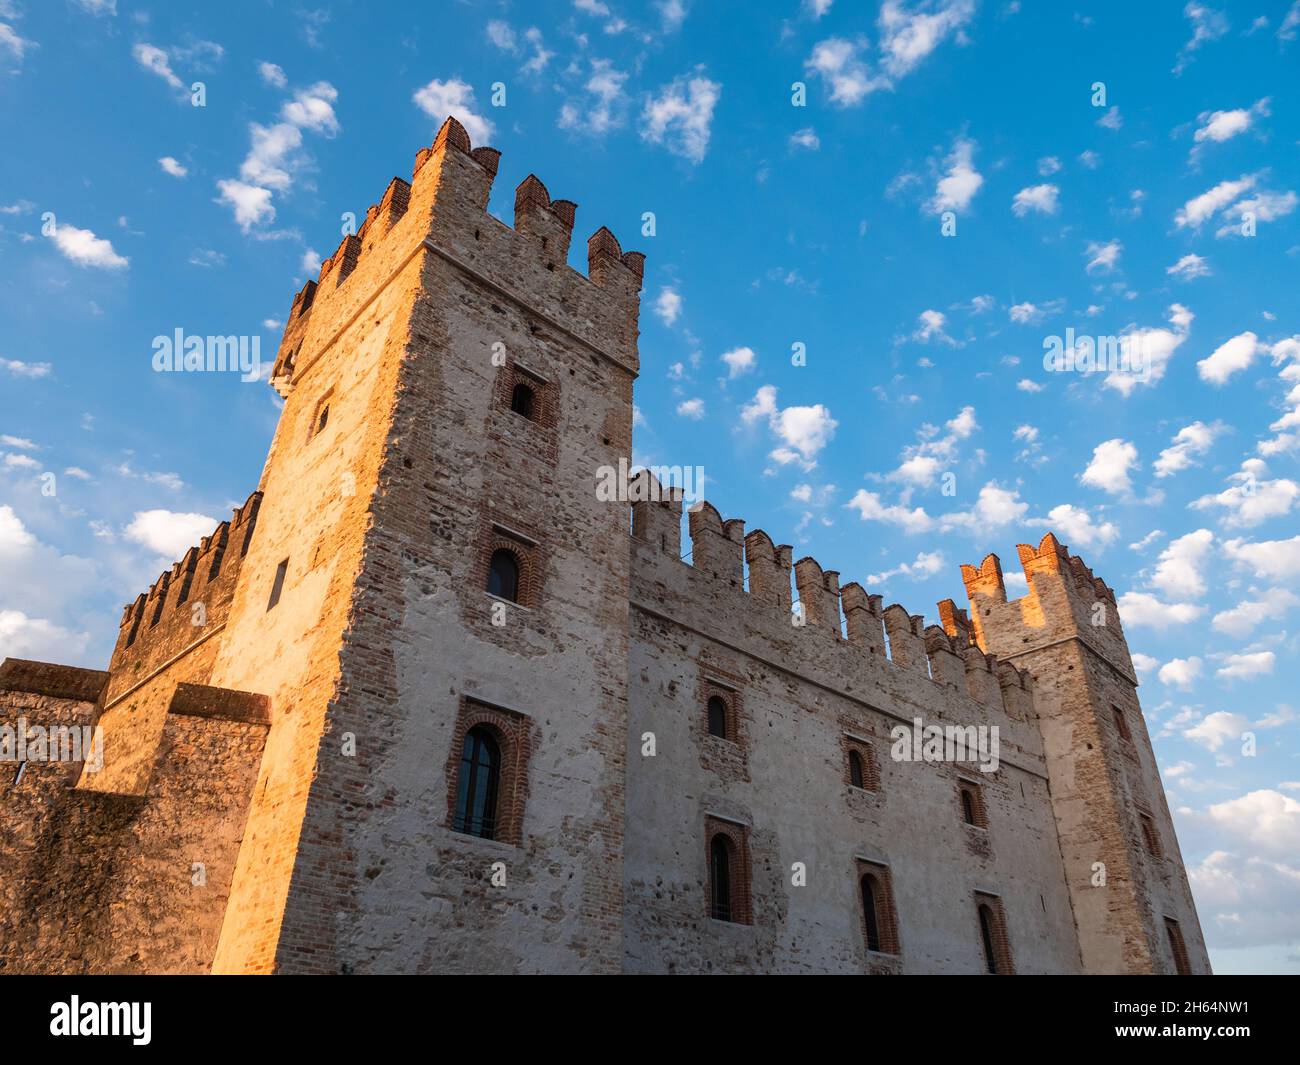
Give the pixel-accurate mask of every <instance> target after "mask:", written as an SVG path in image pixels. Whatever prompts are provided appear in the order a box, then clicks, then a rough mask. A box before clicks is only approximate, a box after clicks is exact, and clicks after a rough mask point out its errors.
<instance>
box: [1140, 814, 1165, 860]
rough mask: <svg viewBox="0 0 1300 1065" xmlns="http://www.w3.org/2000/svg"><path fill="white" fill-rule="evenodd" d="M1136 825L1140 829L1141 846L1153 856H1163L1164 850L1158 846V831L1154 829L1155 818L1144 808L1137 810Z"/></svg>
mask: <svg viewBox="0 0 1300 1065" xmlns="http://www.w3.org/2000/svg"><path fill="white" fill-rule="evenodd" d="M1137 816H1138V825H1139V826H1140V827H1141V829H1142V846H1143V847H1145V848H1146V852H1147V853H1148V854H1149V855H1151V857H1153V858H1163V857H1164V850H1163V848H1161V846H1160V833H1159V832H1157V831H1156V822H1155V818H1153V817H1152V816H1151V814H1150V813H1148V812H1147V811H1146V810H1138V812H1137Z"/></svg>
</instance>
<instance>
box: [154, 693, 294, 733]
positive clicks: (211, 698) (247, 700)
mask: <svg viewBox="0 0 1300 1065" xmlns="http://www.w3.org/2000/svg"><path fill="white" fill-rule="evenodd" d="M167 712H168V713H171V714H181V715H182V716H185V717H215V718H222V719H223V720H226V721H242V722H244V723H245V724H249V725H270V724H271V700H270V697H269V696H266V695H259V694H258V693H256V692H241V691H232V690H231V689H229V688H215V687H213V686H212V685H210V684H187V683H181V684H177V685H176V691H175V692H174V693H173V695H172V700H171V703H170V704H169V705H168V707H167Z"/></svg>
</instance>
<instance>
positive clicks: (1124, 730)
mask: <svg viewBox="0 0 1300 1065" xmlns="http://www.w3.org/2000/svg"><path fill="white" fill-rule="evenodd" d="M1110 712H1111V714H1112V715H1113V717H1114V718H1115V728H1116V729H1117V730H1118V732H1119V738H1120V739H1122V740H1123V741H1124V742H1125V743H1132V742H1133V730H1132V729H1130V728H1129V727H1128V717H1127V715H1126V714H1125V713H1124V709H1123V707H1120V706H1116V705H1115V704H1114V703H1112V704H1111V707H1110Z"/></svg>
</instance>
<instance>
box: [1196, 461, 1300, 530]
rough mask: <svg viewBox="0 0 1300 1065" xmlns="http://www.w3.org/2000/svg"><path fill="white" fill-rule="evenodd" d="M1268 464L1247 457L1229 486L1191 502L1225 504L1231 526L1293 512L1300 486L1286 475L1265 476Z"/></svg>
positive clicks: (1207, 505)
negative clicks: (1268, 477)
mask: <svg viewBox="0 0 1300 1065" xmlns="http://www.w3.org/2000/svg"><path fill="white" fill-rule="evenodd" d="M1265 472H1266V468H1265V466H1264V463H1263V462H1262V461H1260V460H1259V459H1247V460H1246V461H1245V462H1243V463H1242V464H1241V470H1240V471H1239V472H1237V473H1234V474H1233V475H1232V476H1231V477H1230V478H1229V480H1232V481H1235V482H1236V483H1235V484H1233V485H1232V486H1231V487H1229V488H1225V489H1224V490H1223V491H1222V492H1219V493H1217V494H1212V495H1204V496H1201V497H1200V498H1199V499H1197V500H1195V501H1194V502H1192V503H1191V504H1190V505H1191V506H1192V507H1194V508H1195V509H1197V510H1205V509H1208V508H1210V507H1222V508H1223V509H1224V510H1225V511H1226V512H1227V513H1226V514H1225V516H1224V519H1223V520H1224V523H1225V524H1227V525H1229V526H1247V527H1249V526H1253V525H1258V524H1260V522H1263V521H1267V520H1268V519H1269V518H1276V517H1279V516H1280V515H1283V514H1287V513H1289V512H1290V510H1291V507H1292V506H1293V505H1294V503H1295V501H1296V499H1297V498H1298V497H1300V486H1297V485H1296V483H1295V482H1294V481H1291V480H1288V479H1286V478H1277V479H1276V480H1265V479H1264V476H1265Z"/></svg>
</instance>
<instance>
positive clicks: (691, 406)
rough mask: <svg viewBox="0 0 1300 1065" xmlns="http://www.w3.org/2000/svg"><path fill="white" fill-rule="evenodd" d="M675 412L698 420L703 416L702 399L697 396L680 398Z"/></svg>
mask: <svg viewBox="0 0 1300 1065" xmlns="http://www.w3.org/2000/svg"><path fill="white" fill-rule="evenodd" d="M677 413H678V414H679V415H681V417H683V418H690V419H691V420H692V421H699V420H700V419H701V418H703V417H704V400H702V399H699V398H696V399H686V400H682V402H681V403H679V404H677Z"/></svg>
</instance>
